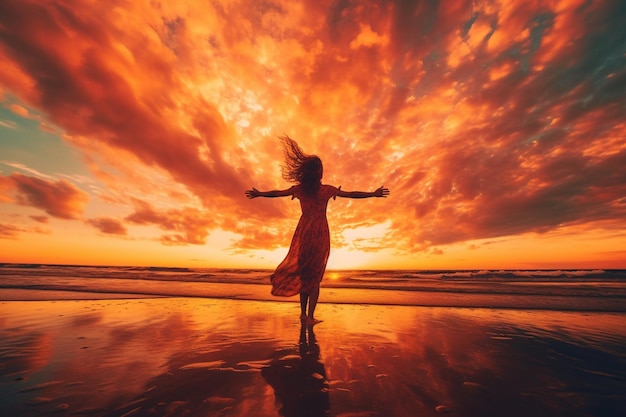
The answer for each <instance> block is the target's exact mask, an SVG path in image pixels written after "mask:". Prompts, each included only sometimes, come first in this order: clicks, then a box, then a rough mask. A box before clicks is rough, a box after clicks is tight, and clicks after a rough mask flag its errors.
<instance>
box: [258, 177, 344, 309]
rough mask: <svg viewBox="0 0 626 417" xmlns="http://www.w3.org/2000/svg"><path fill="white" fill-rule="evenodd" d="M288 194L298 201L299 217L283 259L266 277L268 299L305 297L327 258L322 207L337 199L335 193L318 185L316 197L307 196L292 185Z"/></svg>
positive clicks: (327, 236)
mask: <svg viewBox="0 0 626 417" xmlns="http://www.w3.org/2000/svg"><path fill="white" fill-rule="evenodd" d="M290 191H291V196H292V199H293V198H297V199H299V200H300V208H301V209H302V216H300V220H299V221H298V226H297V227H296V231H295V232H294V234H293V238H292V239H291V246H290V247H289V252H288V253H287V256H286V257H285V259H284V260H283V261H282V262H281V263H280V265H278V267H277V268H276V271H274V273H273V274H272V276H271V277H270V280H271V282H272V295H278V296H282V297H291V296H292V295H296V294H298V293H300V292H303V293H306V294H309V293H310V292H311V290H313V288H315V286H316V285H319V283H320V282H321V281H322V277H323V276H324V271H325V270H326V262H327V261H328V255H329V254H330V232H329V230H328V220H326V206H327V205H328V200H329V199H330V198H331V197H332V198H333V199H334V198H335V197H336V196H337V192H338V191H339V189H338V188H337V187H333V186H332V185H323V184H322V185H320V187H319V189H318V190H317V193H316V194H314V195H307V194H305V193H304V192H303V190H302V187H301V186H300V185H294V186H293V187H291V189H290Z"/></svg>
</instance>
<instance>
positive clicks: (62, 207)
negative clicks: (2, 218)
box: [9, 173, 89, 219]
mask: <svg viewBox="0 0 626 417" xmlns="http://www.w3.org/2000/svg"><path fill="white" fill-rule="evenodd" d="M9 179H11V180H12V181H13V183H14V184H15V188H16V190H17V196H16V198H17V202H18V203H19V204H23V205H27V206H32V207H36V208H39V209H42V210H44V211H45V212H46V213H48V214H49V215H51V216H53V217H58V218H61V219H76V218H79V217H80V216H81V215H82V212H83V209H84V206H85V204H86V203H87V201H88V200H89V197H88V195H87V193H85V192H84V191H82V190H80V189H79V188H77V187H76V186H74V185H72V184H71V183H69V182H67V181H65V180H59V181H48V180H44V179H41V178H35V177H28V176H26V175H22V174H18V173H14V174H12V175H11V176H10V177H9Z"/></svg>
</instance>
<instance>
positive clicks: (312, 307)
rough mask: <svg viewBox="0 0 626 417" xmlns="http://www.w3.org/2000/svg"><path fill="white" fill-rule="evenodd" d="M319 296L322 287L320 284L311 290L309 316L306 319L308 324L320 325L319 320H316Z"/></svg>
mask: <svg viewBox="0 0 626 417" xmlns="http://www.w3.org/2000/svg"><path fill="white" fill-rule="evenodd" d="M319 296H320V286H319V284H318V285H316V286H315V287H314V288H313V289H312V290H311V294H309V314H308V315H307V318H306V322H307V324H316V323H319V321H318V320H315V307H317V299H318V298H319Z"/></svg>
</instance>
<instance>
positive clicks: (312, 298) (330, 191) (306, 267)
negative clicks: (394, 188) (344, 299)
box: [246, 136, 389, 325]
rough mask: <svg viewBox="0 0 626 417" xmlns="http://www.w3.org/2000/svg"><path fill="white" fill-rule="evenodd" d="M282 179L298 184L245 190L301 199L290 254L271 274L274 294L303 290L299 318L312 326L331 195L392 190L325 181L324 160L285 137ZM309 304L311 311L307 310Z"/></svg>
mask: <svg viewBox="0 0 626 417" xmlns="http://www.w3.org/2000/svg"><path fill="white" fill-rule="evenodd" d="M282 139H283V144H284V148H285V163H286V166H285V167H284V169H283V178H285V179H286V180H288V181H291V182H295V183H296V185H294V186H292V187H290V188H287V189H284V190H272V191H259V190H257V189H256V188H252V189H251V190H248V191H246V195H247V196H248V198H256V197H287V196H291V198H292V199H294V198H297V199H299V200H300V207H301V209H302V216H301V217H300V221H299V222H298V226H296V231H295V232H294V234H293V238H292V240H291V246H290V248H289V253H287V257H286V258H285V259H284V260H283V261H282V262H281V263H280V265H278V267H277V268H276V271H275V272H274V273H273V274H272V277H271V282H272V294H273V295H278V296H283V297H291V296H293V295H296V294H298V293H300V309H301V315H300V318H301V320H302V321H306V323H307V324H309V325H312V324H315V323H317V322H318V320H316V319H315V315H314V314H315V306H316V305H317V299H318V297H319V293H320V282H321V281H322V277H323V275H324V271H325V270H326V262H327V260H328V255H329V253H330V233H329V231H328V221H327V219H326V205H327V204H328V200H330V199H331V198H333V199H334V198H335V197H337V196H339V197H345V198H369V197H387V196H388V195H389V190H388V189H387V188H384V187H380V188H378V189H377V190H376V191H372V192H366V191H343V190H341V187H339V188H337V187H334V186H332V185H326V184H322V174H323V171H324V169H323V166H322V160H321V159H320V158H318V157H317V156H315V155H306V154H305V153H304V152H302V149H300V147H299V146H298V144H297V143H296V142H295V141H294V140H292V139H291V138H289V137H288V136H285V137H283V138H282ZM307 303H308V310H307Z"/></svg>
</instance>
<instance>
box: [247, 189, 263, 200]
mask: <svg viewBox="0 0 626 417" xmlns="http://www.w3.org/2000/svg"><path fill="white" fill-rule="evenodd" d="M260 195H261V192H260V191H259V190H257V189H256V188H254V187H252V189H251V190H246V197H248V198H256V197H258V196H260Z"/></svg>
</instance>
